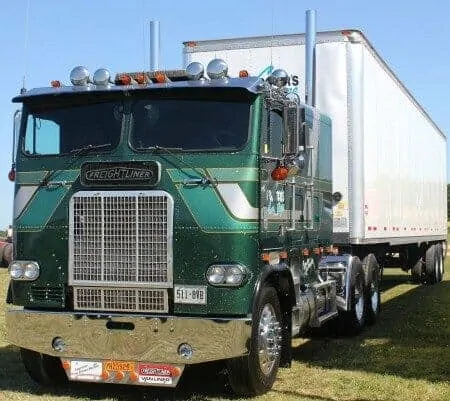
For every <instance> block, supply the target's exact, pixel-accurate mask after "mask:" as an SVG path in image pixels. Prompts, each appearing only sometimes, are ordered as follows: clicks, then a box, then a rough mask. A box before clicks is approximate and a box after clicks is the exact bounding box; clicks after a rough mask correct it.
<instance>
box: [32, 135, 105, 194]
mask: <svg viewBox="0 0 450 401" xmlns="http://www.w3.org/2000/svg"><path fill="white" fill-rule="evenodd" d="M109 146H111V144H110V143H102V144H100V145H92V144H91V143H90V144H88V145H85V146H82V147H81V148H77V149H72V150H71V151H70V152H69V154H71V155H74V156H80V155H82V154H83V153H86V152H88V151H90V150H96V149H103V148H106V147H109ZM75 160H76V159H74V160H72V161H71V162H70V163H68V164H66V165H65V166H64V167H63V168H64V169H67V168H68V167H70V166H71V165H72V164H73V163H74V161H75ZM56 171H57V170H49V171H47V174H45V176H44V178H43V179H42V180H41V183H40V186H41V187H43V186H46V187H48V186H62V185H66V181H52V182H50V178H52V177H53V175H54V174H55V172H56Z"/></svg>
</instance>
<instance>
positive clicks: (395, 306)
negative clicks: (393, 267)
mask: <svg viewBox="0 0 450 401" xmlns="http://www.w3.org/2000/svg"><path fill="white" fill-rule="evenodd" d="M400 278H401V281H399V280H400ZM404 278H405V277H404V276H401V275H399V276H388V277H386V282H385V285H384V286H383V288H386V289H392V290H393V291H395V289H394V288H393V287H395V286H396V285H397V284H400V283H401V284H404V283H405V280H404ZM449 294H450V281H442V282H441V283H439V284H437V285H433V286H425V285H422V286H417V287H414V288H412V289H411V290H409V291H407V292H404V293H402V294H401V295H399V296H396V297H395V298H392V299H390V300H388V301H387V302H384V303H383V304H382V311H381V315H380V316H379V319H378V321H377V323H376V324H375V325H374V326H372V327H368V328H366V330H364V331H363V333H361V334H360V335H359V336H356V337H353V338H336V337H333V336H330V335H328V336H327V335H326V334H324V333H320V334H319V335H317V336H313V337H312V338H311V339H310V340H309V341H308V342H306V343H305V344H302V345H300V346H298V347H295V348H294V349H293V354H294V359H295V360H297V361H301V362H303V363H305V364H307V365H310V366H317V367H323V368H330V369H344V370H358V371H366V372H373V373H380V374H389V375H393V376H397V377H403V378H413V379H423V380H428V381H432V382H440V381H448V380H449V379H450V312H449V311H450V296H449Z"/></svg>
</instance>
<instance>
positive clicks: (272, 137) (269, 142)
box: [261, 109, 283, 158]
mask: <svg viewBox="0 0 450 401" xmlns="http://www.w3.org/2000/svg"><path fill="white" fill-rule="evenodd" d="M264 119H265V121H264V127H265V130H264V131H265V132H264V135H263V138H262V139H263V140H262V141H261V147H262V149H261V154H263V155H266V156H271V157H278V158H281V156H282V149H283V147H282V138H283V117H282V113H281V111H280V110H275V109H272V110H270V111H269V112H267V110H266V112H265V113H264Z"/></svg>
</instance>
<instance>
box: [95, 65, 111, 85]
mask: <svg viewBox="0 0 450 401" xmlns="http://www.w3.org/2000/svg"><path fill="white" fill-rule="evenodd" d="M110 78H111V74H110V73H109V71H108V70H107V69H106V68H99V69H98V70H97V71H95V72H94V76H93V77H92V80H93V81H94V84H95V85H104V86H106V85H108V84H109V83H111V79H110Z"/></svg>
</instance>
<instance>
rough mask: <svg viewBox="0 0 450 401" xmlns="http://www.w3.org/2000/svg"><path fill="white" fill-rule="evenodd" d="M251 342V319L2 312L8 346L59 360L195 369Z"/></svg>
mask: <svg viewBox="0 0 450 401" xmlns="http://www.w3.org/2000/svg"><path fill="white" fill-rule="evenodd" d="M250 336H251V320H250V319H249V318H244V319H206V318H200V317H196V318H187V317H175V316H158V317H153V316H152V317H144V316H131V315H119V314H111V315H104V314H102V315H100V314H91V313H67V312H42V311H29V310H22V309H9V310H7V311H6V338H7V341H8V342H10V343H12V344H14V345H17V346H18V347H22V348H27V349H30V350H34V351H37V352H40V353H43V354H47V355H53V356H57V357H61V358H86V359H100V360H127V361H151V362H155V363H156V362H158V363H159V362H163V363H172V364H194V363H201V362H207V361H214V360H220V359H226V358H233V357H238V356H241V355H245V354H246V353H247V352H248V342H249V339H250ZM55 337H60V338H62V339H63V340H64V342H65V344H66V349H65V350H64V351H62V352H57V351H55V350H54V349H53V347H52V341H53V339H54V338H55ZM183 343H188V344H190V345H191V346H192V348H193V350H194V353H193V356H192V358H190V359H185V358H183V357H181V356H179V355H178V352H177V351H178V347H179V345H180V344H183Z"/></svg>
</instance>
